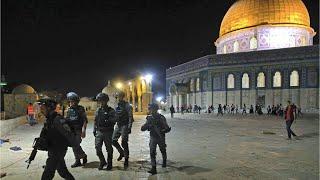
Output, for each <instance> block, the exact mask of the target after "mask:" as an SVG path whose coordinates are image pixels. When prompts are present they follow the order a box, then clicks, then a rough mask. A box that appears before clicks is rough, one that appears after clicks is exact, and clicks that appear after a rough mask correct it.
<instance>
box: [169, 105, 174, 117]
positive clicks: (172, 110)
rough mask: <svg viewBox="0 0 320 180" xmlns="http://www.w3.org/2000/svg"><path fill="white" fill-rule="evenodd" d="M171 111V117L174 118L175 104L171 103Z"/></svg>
mask: <svg viewBox="0 0 320 180" xmlns="http://www.w3.org/2000/svg"><path fill="white" fill-rule="evenodd" d="M170 113H171V118H173V114H174V107H173V105H171V107H170Z"/></svg>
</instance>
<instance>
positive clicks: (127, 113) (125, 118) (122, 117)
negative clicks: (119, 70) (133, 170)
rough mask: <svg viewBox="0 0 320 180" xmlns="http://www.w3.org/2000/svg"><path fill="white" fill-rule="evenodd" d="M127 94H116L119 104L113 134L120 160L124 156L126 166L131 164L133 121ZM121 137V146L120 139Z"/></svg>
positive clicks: (113, 141)
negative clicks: (130, 140) (130, 147)
mask: <svg viewBox="0 0 320 180" xmlns="http://www.w3.org/2000/svg"><path fill="white" fill-rule="evenodd" d="M124 97H125V94H124V92H122V91H120V92H118V93H117V94H116V98H117V99H118V106H117V108H116V118H117V124H116V127H115V130H114V132H113V135H112V144H113V146H114V147H115V148H116V149H117V150H118V152H119V154H120V155H119V157H118V159H117V160H118V161H121V159H122V158H123V157H124V168H125V169H126V168H128V166H129V145H128V141H129V134H130V133H131V127H132V123H133V115H132V108H131V106H130V104H129V103H128V102H126V101H125V100H124ZM120 137H121V146H122V147H121V146H120V144H119V143H118V139H119V138H120Z"/></svg>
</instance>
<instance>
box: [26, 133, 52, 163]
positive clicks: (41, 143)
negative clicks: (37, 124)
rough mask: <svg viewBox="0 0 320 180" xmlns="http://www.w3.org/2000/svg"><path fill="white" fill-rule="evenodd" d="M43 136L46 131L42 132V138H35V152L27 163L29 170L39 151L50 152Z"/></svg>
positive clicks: (33, 145) (33, 151)
mask: <svg viewBox="0 0 320 180" xmlns="http://www.w3.org/2000/svg"><path fill="white" fill-rule="evenodd" d="M43 134H45V130H42V131H41V134H40V137H37V138H34V141H33V144H32V147H33V150H32V152H31V154H30V156H29V159H28V160H26V161H25V162H26V163H28V166H27V169H28V168H29V166H30V164H31V162H32V161H33V160H34V159H35V157H36V155H37V152H38V150H40V151H47V150H48V144H47V141H46V139H45V138H44V137H42V136H43Z"/></svg>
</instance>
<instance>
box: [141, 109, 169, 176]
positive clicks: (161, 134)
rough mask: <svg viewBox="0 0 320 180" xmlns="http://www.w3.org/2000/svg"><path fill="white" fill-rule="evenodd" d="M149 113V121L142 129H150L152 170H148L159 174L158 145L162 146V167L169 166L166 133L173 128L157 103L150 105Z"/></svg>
mask: <svg viewBox="0 0 320 180" xmlns="http://www.w3.org/2000/svg"><path fill="white" fill-rule="evenodd" d="M148 109H149V115H148V116H147V118H146V119H147V122H146V123H145V124H144V125H142V126H141V131H146V130H148V131H150V142H149V148H150V157H151V166H152V168H151V170H150V171H148V172H149V173H151V174H157V168H156V162H157V161H156V152H157V145H158V146H159V148H160V152H161V154H162V160H163V162H162V167H166V166H167V151H166V147H167V145H166V139H165V138H166V136H165V133H168V132H170V130H171V128H170V127H169V126H168V124H167V121H166V118H165V117H164V116H163V115H161V114H159V113H158V109H159V106H158V105H157V104H150V105H149V108H148Z"/></svg>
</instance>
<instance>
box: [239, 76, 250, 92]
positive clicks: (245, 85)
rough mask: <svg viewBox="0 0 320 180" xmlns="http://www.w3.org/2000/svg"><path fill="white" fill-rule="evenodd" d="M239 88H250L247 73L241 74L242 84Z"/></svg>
mask: <svg viewBox="0 0 320 180" xmlns="http://www.w3.org/2000/svg"><path fill="white" fill-rule="evenodd" d="M241 85H242V86H241V87H242V88H249V87H250V86H249V85H250V78H249V75H248V73H243V75H242V83H241Z"/></svg>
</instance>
